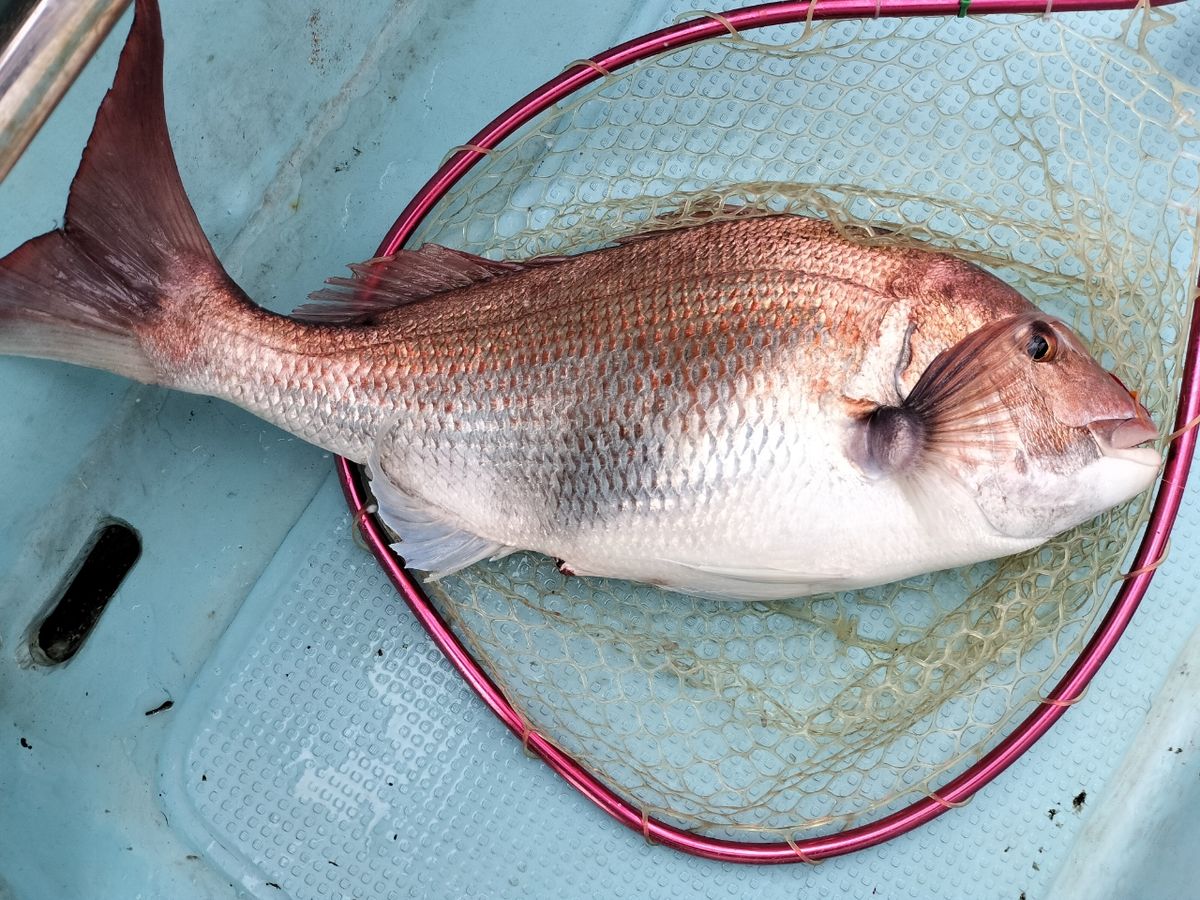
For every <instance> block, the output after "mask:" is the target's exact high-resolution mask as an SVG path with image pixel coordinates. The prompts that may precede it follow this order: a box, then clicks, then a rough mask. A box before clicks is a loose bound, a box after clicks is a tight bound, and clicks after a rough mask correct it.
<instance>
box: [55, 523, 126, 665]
mask: <svg viewBox="0 0 1200 900" xmlns="http://www.w3.org/2000/svg"><path fill="white" fill-rule="evenodd" d="M141 553H142V542H141V539H140V538H139V537H138V533H137V532H136V531H134V530H133V529H132V528H131V527H130V526H129V525H127V524H126V523H124V522H118V521H115V520H111V519H110V520H109V521H107V522H104V523H103V524H102V525H101V526H100V528H99V529H97V531H96V533H95V534H94V535H93V536H92V540H91V541H90V542H89V544H88V549H87V551H86V552H85V553H84V555H83V558H82V559H81V560H80V561H79V563H78V568H77V569H76V572H75V576H74V577H73V578H72V579H71V581H70V583H68V584H67V587H66V589H65V590H64V591H63V594H62V597H61V598H60V599H59V601H58V603H56V604H55V605H54V609H52V610H50V613H49V615H47V616H46V618H45V619H43V620H42V624H41V625H40V626H39V627H38V631H37V638H36V640H35V641H34V649H35V651H36V652H37V655H39V656H40V657H41V658H42V659H41V661H42V662H44V663H45V664H47V665H58V664H59V663H64V662H66V661H67V660H68V659H70V658H71V657H72V656H74V655H75V654H76V653H78V652H79V648H80V647H82V646H83V642H84V641H85V640H86V639H87V636H88V635H89V634H91V633H92V629H93V628H95V627H96V622H97V621H98V620H99V618H100V613H102V612H104V607H105V606H107V605H108V601H109V600H111V599H112V597H113V594H115V593H116V592H117V588H119V587H120V586H121V582H122V581H124V580H125V576H126V575H128V574H129V570H130V569H132V568H133V564H134V563H135V562H137V560H138V557H139V556H141Z"/></svg>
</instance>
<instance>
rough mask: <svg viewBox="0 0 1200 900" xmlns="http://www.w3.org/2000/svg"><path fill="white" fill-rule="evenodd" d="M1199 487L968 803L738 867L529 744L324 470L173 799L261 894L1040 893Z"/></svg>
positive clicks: (183, 759)
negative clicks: (402, 582) (1094, 660)
mask: <svg viewBox="0 0 1200 900" xmlns="http://www.w3.org/2000/svg"><path fill="white" fill-rule="evenodd" d="M686 8H687V7H686V5H682V6H681V5H680V4H679V3H675V4H672V5H671V8H670V9H669V10H667V11H665V12H664V10H663V8H662V6H659V7H657V8H656V9H654V11H653V14H651V13H650V12H649V11H646V12H644V13H643V14H642V17H641V19H640V20H639V21H638V22H636V23H635V25H634V27H633V29H632V31H643V30H647V29H648V28H650V27H653V26H654V25H655V24H656V23H657V22H660V21H663V20H668V19H670V18H673V17H674V15H675V14H676V13H678V12H681V11H683V10H685V9H686ZM1179 15H1181V16H1183V17H1186V21H1188V22H1190V23H1191V24H1190V26H1189V27H1188V28H1187V29H1181V30H1180V31H1178V32H1176V39H1177V46H1175V45H1173V46H1171V47H1160V48H1159V55H1160V57H1161V58H1162V59H1163V60H1164V61H1165V62H1166V63H1167V64H1168V65H1169V66H1171V67H1172V68H1173V69H1174V70H1175V71H1176V73H1177V74H1179V75H1181V76H1183V77H1185V78H1187V79H1188V80H1190V81H1193V82H1200V63H1198V62H1197V61H1196V60H1195V59H1194V58H1189V57H1188V56H1187V55H1186V52H1185V51H1186V50H1187V48H1189V47H1192V46H1194V45H1195V37H1196V36H1197V35H1198V34H1200V27H1198V26H1200V15H1198V14H1197V13H1194V12H1192V10H1191V9H1190V8H1184V9H1183V10H1180V11H1179ZM631 33H632V32H631ZM1197 496H1198V495H1197V492H1196V491H1195V490H1193V491H1192V492H1191V493H1190V495H1189V500H1188V504H1187V505H1186V506H1185V509H1184V511H1183V513H1182V514H1181V517H1180V521H1179V523H1178V525H1177V526H1176V534H1175V538H1174V541H1173V543H1174V547H1175V551H1174V553H1173V555H1172V557H1171V559H1170V562H1169V563H1168V564H1167V565H1166V566H1165V567H1164V568H1163V570H1162V571H1161V572H1160V573H1159V574H1158V576H1157V577H1156V580H1155V583H1154V586H1153V588H1152V590H1151V593H1150V595H1149V597H1148V599H1147V600H1146V602H1145V604H1144V606H1143V609H1142V610H1141V611H1140V612H1139V614H1138V616H1137V617H1136V618H1135V620H1134V623H1133V625H1132V627H1131V629H1130V631H1129V632H1128V633H1127V635H1126V637H1125V638H1124V639H1123V641H1122V643H1121V644H1120V646H1119V647H1118V649H1117V651H1116V653H1115V654H1114V656H1113V658H1112V659H1110V661H1109V662H1108V663H1107V664H1106V666H1105V667H1104V668H1103V669H1102V671H1101V674H1100V676H1099V677H1098V678H1097V680H1096V681H1095V683H1094V684H1093V687H1092V689H1091V691H1090V693H1089V695H1088V697H1087V698H1086V699H1085V700H1084V702H1083V703H1082V704H1081V705H1080V706H1079V707H1077V708H1076V709H1073V710H1071V711H1070V712H1069V713H1068V715H1067V716H1066V717H1065V718H1064V720H1063V721H1062V722H1060V723H1059V724H1058V725H1057V726H1056V727H1055V728H1054V729H1053V730H1052V731H1051V732H1050V734H1049V735H1048V736H1047V737H1046V738H1045V739H1043V740H1042V741H1041V742H1040V743H1039V744H1038V745H1037V746H1036V747H1035V748H1034V750H1033V751H1031V752H1030V753H1029V754H1027V755H1026V756H1025V757H1024V758H1022V759H1021V760H1020V762H1019V763H1018V764H1017V765H1016V766H1015V767H1014V768H1013V769H1011V770H1010V771H1009V772H1007V773H1006V774H1005V775H1004V776H1002V777H1001V778H1000V779H999V780H998V781H997V782H995V783H993V784H992V785H990V786H989V787H988V788H987V789H986V790H985V791H983V792H982V793H981V795H980V796H978V797H977V798H976V799H975V800H974V801H973V802H972V803H971V804H970V805H969V806H968V807H966V808H964V809H957V810H952V811H950V812H949V813H947V814H946V815H944V816H942V817H941V818H939V819H938V820H936V821H935V822H933V823H932V824H930V825H929V826H927V827H925V828H922V829H920V830H918V831H917V832H915V833H912V834H910V835H908V836H906V837H904V838H902V839H899V840H897V841H894V842H892V843H889V844H887V845H884V846H881V847H878V848H875V849H872V850H869V851H866V852H863V853H860V854H857V855H855V856H852V857H846V858H839V859H836V860H830V861H827V862H824V863H822V864H820V865H819V866H817V867H808V866H788V867H779V868H746V867H736V866H730V865H721V864H716V863H711V862H707V861H703V860H696V859H691V858H687V857H683V856H680V855H678V854H675V853H672V852H669V851H666V850H663V849H661V848H655V847H650V846H647V845H646V844H645V842H644V841H643V840H642V839H641V838H640V837H639V836H637V835H635V834H632V833H630V832H628V831H626V830H625V829H623V828H620V827H619V826H617V825H616V824H615V823H613V822H612V821H611V820H609V819H608V818H607V817H606V816H604V815H603V814H602V813H600V812H599V811H598V810H596V809H595V808H593V807H592V806H591V805H589V804H588V803H586V802H585V801H584V800H583V799H582V798H580V797H579V796H578V795H577V794H576V793H575V792H574V791H573V790H572V789H571V788H570V787H569V786H567V785H566V784H565V783H563V782H562V781H560V780H559V779H558V778H557V776H555V775H553V774H552V773H551V772H550V771H549V770H548V769H546V768H545V767H544V766H542V765H541V764H540V763H539V762H538V761H536V760H532V759H530V758H528V757H527V756H526V755H525V754H524V753H523V751H522V748H521V746H520V744H519V742H517V741H516V740H514V739H513V738H512V737H511V735H510V734H509V733H508V732H507V730H506V729H504V728H503V727H502V726H501V725H500V724H499V723H498V722H497V721H495V719H494V718H493V717H492V716H491V714H490V713H489V712H488V711H487V710H486V709H485V708H484V707H483V706H482V704H480V703H479V702H477V701H476V700H475V698H474V696H473V695H472V694H471V693H470V692H469V690H468V689H467V688H466V687H465V686H464V685H463V684H462V683H461V682H460V680H459V679H458V676H457V675H456V674H455V673H454V672H453V671H452V669H451V668H450V666H449V665H448V664H447V663H446V662H445V661H444V660H443V659H442V658H441V656H440V654H439V652H438V651H437V650H436V649H435V648H434V647H433V646H432V644H431V643H430V642H429V640H428V639H427V638H426V637H425V635H424V633H423V632H422V631H421V630H420V628H419V627H418V626H417V625H416V624H415V623H414V622H413V620H412V619H411V617H410V616H409V614H408V611H407V610H406V608H405V607H404V605H403V603H402V602H401V601H400V600H399V599H398V598H397V597H396V596H395V594H394V592H393V590H392V589H391V587H390V585H389V584H388V583H387V582H386V580H385V578H384V577H383V576H382V574H381V573H380V572H379V571H378V570H377V568H376V566H375V563H374V561H373V560H372V559H371V558H370V556H369V555H368V554H367V553H366V552H365V551H363V550H361V549H360V548H359V547H357V546H356V545H355V544H354V542H353V540H352V536H351V531H350V527H349V518H348V515H347V513H346V510H345V506H344V503H343V501H342V499H341V495H340V492H339V491H338V488H337V485H336V483H335V482H334V480H333V479H332V478H330V480H329V481H328V482H327V483H326V484H325V485H324V486H323V488H322V489H321V490H320V492H319V493H318V494H317V496H316V498H315V499H314V501H313V503H312V505H311V506H310V507H309V508H308V509H307V511H306V512H305V514H304V515H303V516H302V517H301V518H300V519H299V521H298V522H297V523H296V525H295V527H294V528H293V529H292V531H291V533H290V535H289V536H288V538H287V539H286V541H285V542H284V543H283V545H282V546H281V547H280V548H279V551H278V552H277V553H276V555H275V557H274V560H273V561H272V563H271V564H270V566H269V567H268V569H267V570H266V572H265V573H264V575H263V577H262V578H261V580H260V581H259V583H258V584H257V585H256V587H255V588H254V590H253V591H252V593H251V594H250V596H249V598H248V600H247V601H246V603H245V605H244V606H243V608H242V609H241V611H240V612H239V614H238V616H237V618H236V619H235V620H234V622H233V624H232V626H231V627H230V629H229V630H228V631H227V632H226V634H225V635H224V637H223V639H222V641H221V643H220V646H219V648H218V650H217V652H216V653H215V654H214V656H213V657H212V658H211V659H210V660H209V661H208V663H207V665H206V666H205V668H204V670H203V672H202V673H201V674H200V676H199V678H198V680H197V681H196V683H195V685H194V687H193V689H192V690H191V691H190V692H189V693H188V695H187V696H186V698H185V699H183V700H182V701H181V703H180V704H179V706H178V707H177V710H176V712H177V716H176V719H175V721H174V722H173V724H172V728H171V731H170V733H169V736H168V739H167V743H166V745H165V747H164V749H163V751H162V755H161V757H160V761H161V765H162V771H163V775H162V791H163V802H164V808H165V811H166V813H167V814H168V816H169V819H170V822H171V824H172V827H174V828H177V829H180V830H181V831H182V833H183V834H184V836H185V837H186V839H187V840H188V841H189V842H190V843H192V844H193V845H194V846H195V847H196V848H197V850H198V851H199V852H202V853H203V854H205V855H207V856H208V857H209V858H210V859H211V860H212V861H213V862H214V863H215V864H216V865H217V866H218V867H220V868H221V869H222V870H224V871H225V872H226V873H228V874H229V876H230V878H231V879H232V880H234V881H235V882H236V883H237V884H238V885H240V886H241V888H242V889H243V890H245V891H246V892H248V893H250V894H252V895H254V896H257V897H279V896H289V897H294V898H318V897H362V898H372V897H391V896H413V897H473V896H478V897H508V896H513V897H515V896H537V897H559V896H568V897H574V896H611V897H678V896H698V897H700V896H702V897H713V898H716V897H741V896H763V897H795V896H797V895H805V896H808V895H812V896H848V897H871V896H880V897H894V898H899V897H932V896H939V897H960V896H961V897H968V896H969V897H979V898H993V897H994V898H1009V900H1016V898H1018V897H1022V896H1024V897H1027V898H1029V900H1033V898H1035V897H1046V896H1049V895H1050V891H1051V885H1052V883H1054V882H1055V881H1056V879H1057V883H1058V885H1059V888H1058V889H1062V888H1061V885H1062V883H1063V882H1064V880H1066V881H1069V873H1064V872H1063V871H1062V868H1063V866H1064V864H1065V861H1066V860H1067V859H1068V858H1069V855H1070V854H1072V853H1074V854H1075V855H1074V856H1073V857H1071V858H1078V857H1079V851H1078V847H1077V841H1078V839H1079V838H1080V835H1081V831H1082V825H1083V823H1084V821H1085V819H1086V817H1087V816H1088V814H1089V813H1090V812H1091V810H1092V809H1093V808H1094V807H1095V806H1096V805H1097V804H1098V803H1101V802H1102V801H1103V798H1104V796H1105V795H1106V793H1107V792H1108V791H1109V790H1110V784H1111V778H1112V774H1113V772H1114V771H1115V770H1116V769H1117V767H1118V765H1119V764H1120V763H1121V761H1122V757H1123V755H1124V753H1125V749H1126V748H1127V747H1128V746H1130V744H1131V743H1132V742H1133V741H1134V739H1135V738H1136V736H1137V734H1138V732H1139V729H1140V728H1141V726H1142V723H1143V721H1144V716H1145V713H1146V710H1147V709H1148V708H1149V706H1150V703H1151V700H1152V698H1153V697H1154V696H1155V694H1156V693H1157V690H1158V688H1159V686H1160V685H1161V684H1162V683H1163V681H1164V679H1165V678H1166V676H1167V672H1168V670H1169V668H1170V666H1171V664H1172V660H1173V659H1174V658H1175V656H1176V654H1177V653H1178V652H1179V650H1180V648H1181V647H1182V645H1183V643H1184V641H1185V640H1186V639H1187V637H1188V636H1189V635H1190V634H1191V633H1192V632H1193V630H1194V629H1195V628H1196V626H1197V625H1198V624H1200V609H1197V608H1196V606H1195V604H1194V602H1193V601H1192V597H1193V596H1194V594H1195V593H1196V588H1197V587H1200V583H1198V582H1197V576H1198V575H1200V572H1198V571H1197V568H1196V565H1195V559H1194V553H1193V548H1195V547H1196V546H1197V541H1198V540H1200V516H1198V515H1197V502H1196V498H1197ZM331 523H339V524H338V526H337V527H336V529H335V528H333V527H332V526H331ZM1150 896H1155V895H1154V894H1153V893H1152V892H1151V893H1150Z"/></svg>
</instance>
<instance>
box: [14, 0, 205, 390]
mask: <svg viewBox="0 0 1200 900" xmlns="http://www.w3.org/2000/svg"><path fill="white" fill-rule="evenodd" d="M162 60H163V40H162V28H161V24H160V20H159V12H158V7H157V4H156V3H155V2H154V0H138V2H137V10H136V13H135V16H134V22H133V27H132V29H131V30H130V33H129V38H128V40H127V41H126V43H125V48H124V50H123V51H122V53H121V61H120V63H119V65H118V67H117V74H116V77H115V79H114V81H113V86H112V88H111V89H110V90H109V92H108V94H107V95H106V96H105V98H104V101H103V102H102V103H101V105H100V110H99V112H98V113H97V114H96V123H95V125H94V126H93V128H92V134H91V137H90V138H89V139H88V144H87V148H86V149H85V150H84V153H83V159H82V161H81V162H80V164H79V170H78V171H77V172H76V173H75V178H74V180H73V181H72V183H71V192H70V195H69V198H68V200H67V211H66V215H65V217H64V221H63V226H62V228H60V229H57V230H55V231H51V232H48V233H47V234H43V235H41V236H40V237H36V238H33V239H32V240H30V241H27V242H26V243H24V244H23V245H21V246H20V247H18V248H17V249H16V250H14V251H13V252H12V253H10V254H9V255H8V256H7V257H5V258H4V259H2V260H0V353H5V354H11V355H19V356H32V357H39V358H44V359H55V360H61V361H65V362H72V363H76V364H79V365H85V366H92V367H95V368H101V369H106V370H108V371H112V372H116V373H118V374H121V375H125V376H128V377H131V378H135V379H137V380H139V381H144V382H159V383H164V381H165V378H164V376H163V374H162V373H160V372H159V371H157V370H156V366H155V364H154V361H153V359H152V358H151V355H150V354H149V353H148V352H147V347H146V344H145V342H144V341H143V339H142V335H145V334H148V333H150V331H151V330H152V329H153V325H154V323H155V322H156V321H157V320H158V319H159V318H160V317H161V314H162V312H163V311H164V310H165V309H166V308H168V307H169V306H171V305H173V304H177V303H181V302H185V301H186V299H187V296H186V294H187V292H186V291H181V290H180V288H181V286H182V285H185V284H186V283H189V282H190V283H196V281H197V279H199V280H200V283H201V284H209V285H211V284H213V283H214V281H215V282H216V283H227V282H228V276H226V275H225V273H224V270H223V269H222V268H221V265H220V263H219V262H218V261H217V259H216V256H215V254H214V253H213V251H212V247H211V246H210V245H209V243H208V239H207V238H206V237H205V236H204V233H203V231H202V230H201V228H200V223H199V222H198V221H197V219H196V214H195V212H194V211H193V210H192V207H191V204H190V203H189V202H188V199H187V195H186V194H185V193H184V190H183V183H182V181H181V180H180V178H179V171H178V169H177V167H176V164H175V156H174V153H173V152H172V150H171V142H170V138H169V137H168V134H167V123H166V114H165V110H164V105H163V83H162ZM205 276H208V277H205ZM193 292H194V289H193Z"/></svg>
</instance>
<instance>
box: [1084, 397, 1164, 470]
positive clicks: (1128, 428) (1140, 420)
mask: <svg viewBox="0 0 1200 900" xmlns="http://www.w3.org/2000/svg"><path fill="white" fill-rule="evenodd" d="M1134 402H1135V403H1136V401H1134ZM1087 427H1088V431H1090V432H1091V433H1092V437H1093V438H1095V440H1096V443H1097V444H1098V445H1099V447H1100V451H1101V452H1102V453H1103V454H1104V455H1105V456H1113V457H1117V458H1119V459H1127V460H1129V461H1130V462H1136V463H1142V464H1143V465H1151V466H1156V467H1157V466H1158V465H1159V463H1160V462H1161V461H1162V457H1161V456H1160V455H1159V452H1158V451H1157V450H1155V449H1154V448H1153V447H1149V446H1146V445H1147V444H1148V443H1149V442H1150V441H1155V440H1158V437H1159V434H1158V429H1157V428H1155V427H1154V422H1153V421H1151V419H1150V414H1149V413H1148V412H1147V411H1146V408H1145V407H1144V406H1142V404H1140V403H1137V406H1136V410H1135V412H1134V415H1132V416H1130V417H1128V418H1124V419H1099V420H1097V421H1095V422H1092V423H1090V424H1089V425H1088V426H1087Z"/></svg>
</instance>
